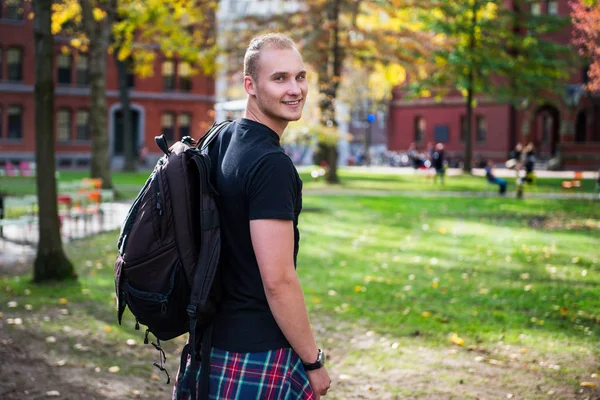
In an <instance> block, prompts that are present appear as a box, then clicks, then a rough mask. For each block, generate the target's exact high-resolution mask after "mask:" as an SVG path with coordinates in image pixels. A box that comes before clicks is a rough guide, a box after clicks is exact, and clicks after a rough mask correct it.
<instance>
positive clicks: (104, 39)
mask: <svg viewBox="0 0 600 400" xmlns="http://www.w3.org/2000/svg"><path fill="white" fill-rule="evenodd" d="M80 5H81V13H82V16H83V24H84V29H85V33H86V35H87V37H88V39H89V56H90V59H89V62H90V136H91V138H92V162H91V176H92V178H100V179H102V187H103V188H104V189H113V183H112V177H111V172H110V148H109V138H108V131H107V121H106V119H107V118H106V115H107V111H106V57H107V51H108V46H109V44H110V36H111V33H112V25H113V24H112V22H113V21H114V16H115V13H116V1H115V0H111V1H110V2H109V3H107V4H104V5H105V6H106V9H105V11H106V16H105V17H104V19H102V20H100V21H96V20H95V19H94V17H93V8H94V7H95V6H96V4H95V2H93V1H92V0H80Z"/></svg>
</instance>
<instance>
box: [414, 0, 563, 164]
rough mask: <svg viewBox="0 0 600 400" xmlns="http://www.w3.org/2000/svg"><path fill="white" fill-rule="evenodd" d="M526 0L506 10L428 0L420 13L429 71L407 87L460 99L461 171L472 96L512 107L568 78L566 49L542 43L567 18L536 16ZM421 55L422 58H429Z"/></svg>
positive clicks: (499, 5)
mask: <svg viewBox="0 0 600 400" xmlns="http://www.w3.org/2000/svg"><path fill="white" fill-rule="evenodd" d="M528 5H529V2H528V1H526V0H520V1H515V2H513V7H512V8H507V7H506V6H505V2H504V1H502V0H495V1H489V0H461V1H453V2H448V1H442V0H437V1H434V4H433V7H432V8H431V9H430V10H428V11H427V12H424V13H421V19H422V21H423V23H424V29H426V30H428V31H429V32H431V33H432V34H434V38H435V41H434V43H435V45H436V48H435V50H434V52H433V54H434V57H433V60H434V64H432V68H429V69H428V70H424V71H422V73H421V74H417V75H416V76H413V77H412V85H411V88H412V90H413V92H414V93H417V94H419V95H421V96H431V95H434V96H443V95H446V94H448V93H450V92H452V91H455V92H458V93H460V94H462V95H463V96H464V97H465V100H466V101H465V106H466V123H467V127H466V136H465V154H464V167H463V168H464V170H465V171H466V172H468V173H470V172H471V167H472V165H471V160H472V142H473V134H472V131H473V128H472V125H473V124H472V122H473V121H472V120H473V118H472V114H473V108H474V107H475V106H476V98H477V96H478V95H486V96H490V97H493V98H495V99H497V100H498V101H504V102H507V103H509V104H512V105H513V107H512V110H513V112H514V106H515V105H517V104H519V103H521V102H522V101H523V100H524V99H526V100H528V101H531V102H536V101H538V100H539V99H542V98H544V96H540V94H541V93H543V94H546V95H548V96H550V95H552V94H553V93H554V94H556V93H559V92H560V91H561V90H563V89H564V83H565V79H567V78H568V76H569V65H570V60H571V59H570V49H569V48H568V47H567V46H562V45H559V44H556V43H554V42H552V41H551V40H550V39H548V35H549V34H551V33H553V32H556V31H558V30H560V29H562V28H564V27H565V25H566V23H567V22H568V20H566V19H565V18H562V17H558V16H553V15H547V14H546V15H541V14H540V15H536V14H534V13H532V12H531V10H530V9H529V6H528ZM430 57H431V55H430V54H427V55H426V56H425V57H424V58H426V59H431V58H430Z"/></svg>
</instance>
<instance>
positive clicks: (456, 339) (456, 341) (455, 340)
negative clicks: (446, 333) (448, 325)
mask: <svg viewBox="0 0 600 400" xmlns="http://www.w3.org/2000/svg"><path fill="white" fill-rule="evenodd" d="M450 341H451V342H452V343H454V344H456V345H458V346H464V345H465V340H464V339H463V338H461V337H459V336H458V335H457V334H456V333H453V334H452V336H450Z"/></svg>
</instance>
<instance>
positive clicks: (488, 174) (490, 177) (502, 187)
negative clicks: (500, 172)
mask: <svg viewBox="0 0 600 400" xmlns="http://www.w3.org/2000/svg"><path fill="white" fill-rule="evenodd" d="M493 168H494V163H493V162H492V160H489V161H488V163H487V166H486V167H485V178H486V179H487V181H488V182H489V183H493V184H495V185H498V192H499V194H500V195H504V194H505V193H506V181H505V180H504V179H500V178H497V177H496V176H495V175H494V170H493Z"/></svg>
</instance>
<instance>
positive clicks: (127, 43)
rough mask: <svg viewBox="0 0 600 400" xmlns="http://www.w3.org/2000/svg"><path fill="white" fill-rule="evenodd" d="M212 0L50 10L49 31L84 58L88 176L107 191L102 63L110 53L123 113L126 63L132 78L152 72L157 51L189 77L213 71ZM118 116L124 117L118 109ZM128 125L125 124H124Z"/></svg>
mask: <svg viewBox="0 0 600 400" xmlns="http://www.w3.org/2000/svg"><path fill="white" fill-rule="evenodd" d="M215 7H216V1H214V0H197V1H185V0H175V1H168V0H145V1H143V0H61V1H58V2H57V3H55V5H54V14H53V32H54V33H55V34H56V33H59V32H61V31H62V32H63V33H65V34H67V35H68V36H70V37H72V40H71V45H72V46H73V47H75V48H77V49H80V50H81V51H87V52H88V53H89V66H90V103H91V106H90V128H91V129H90V132H91V137H92V165H91V175H92V177H97V178H102V180H103V186H104V187H105V188H110V187H112V180H111V174H110V149H109V138H108V133H107V128H108V127H107V121H106V117H107V108H106V96H105V92H106V63H107V57H108V55H109V53H114V54H115V57H116V62H117V65H118V71H120V74H119V76H120V79H119V81H120V88H121V91H120V92H121V100H122V102H123V103H124V105H125V108H127V105H128V104H129V97H128V88H127V87H126V85H127V83H126V79H124V76H123V72H124V71H123V68H124V64H123V63H125V62H126V61H130V62H131V63H132V66H133V72H134V73H135V74H136V75H138V76H142V77H144V76H149V75H152V73H153V68H154V64H155V58H156V54H157V50H158V51H162V52H163V53H164V54H165V55H166V56H167V57H177V58H178V59H179V60H182V61H183V62H186V63H188V64H189V72H190V74H193V73H197V72H199V71H203V72H204V73H206V74H210V73H212V72H213V71H214V57H215V52H216V48H215V45H214V32H213V25H214V19H213V14H214V9H215ZM123 115H124V117H127V118H128V117H129V112H128V111H126V110H123ZM129 125H131V124H129ZM124 134H125V137H124V145H125V147H126V158H127V164H128V167H130V168H131V164H132V162H133V161H132V159H133V154H134V151H135V149H133V147H132V143H133V140H132V138H131V135H132V132H131V127H130V126H129V129H126V130H125V133H124Z"/></svg>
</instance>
